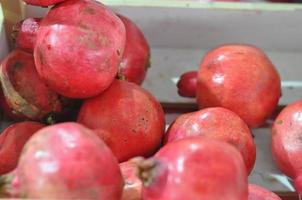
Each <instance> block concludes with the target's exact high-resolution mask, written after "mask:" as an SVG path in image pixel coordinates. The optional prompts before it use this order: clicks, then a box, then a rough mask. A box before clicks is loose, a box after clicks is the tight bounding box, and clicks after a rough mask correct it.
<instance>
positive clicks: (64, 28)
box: [34, 0, 126, 98]
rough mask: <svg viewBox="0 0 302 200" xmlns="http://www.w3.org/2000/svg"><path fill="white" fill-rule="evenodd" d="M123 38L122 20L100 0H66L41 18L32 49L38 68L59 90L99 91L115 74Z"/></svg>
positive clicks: (76, 94)
mask: <svg viewBox="0 0 302 200" xmlns="http://www.w3.org/2000/svg"><path fill="white" fill-rule="evenodd" d="M66 13H68V14H67V15H68V17H66V16H67V15H66ZM125 38H126V36H125V27H124V25H123V23H122V21H121V20H120V19H119V18H118V17H117V16H116V15H115V14H114V13H113V12H112V11H111V10H109V9H108V8H107V7H105V6H104V5H103V4H101V3H98V2H96V1H93V0H69V1H66V2H64V3H61V4H59V5H57V6H55V7H53V8H52V9H51V10H50V11H49V12H48V14H47V15H46V16H45V17H44V18H43V20H42V22H41V26H40V29H39V31H38V34H37V42H36V46H35V50H34V55H35V61H36V65H37V70H38V72H39V74H40V76H41V77H42V78H43V80H44V81H45V82H46V83H47V85H49V86H50V87H51V88H52V89H53V90H54V91H56V92H57V93H59V94H61V95H63V96H66V97H71V98H87V97H92V96H95V95H98V94H100V93H101V92H103V91H104V90H105V89H107V88H108V87H109V86H110V84H111V83H112V81H113V80H114V78H115V76H116V73H117V68H118V65H119V63H120V61H121V57H122V55H123V51H124V46H125Z"/></svg>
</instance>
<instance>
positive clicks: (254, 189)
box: [248, 184, 281, 200]
mask: <svg viewBox="0 0 302 200" xmlns="http://www.w3.org/2000/svg"><path fill="white" fill-rule="evenodd" d="M248 200H281V198H280V197H278V196H277V195H276V194H275V193H273V192H271V191H269V190H267V189H265V188H263V187H260V186H259V185H255V184H249V198H248Z"/></svg>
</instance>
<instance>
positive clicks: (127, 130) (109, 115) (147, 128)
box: [78, 80, 165, 162]
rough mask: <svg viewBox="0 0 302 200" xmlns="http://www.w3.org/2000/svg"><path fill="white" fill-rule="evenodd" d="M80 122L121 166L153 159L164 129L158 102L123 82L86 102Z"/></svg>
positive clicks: (79, 117) (134, 86)
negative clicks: (141, 158)
mask: <svg viewBox="0 0 302 200" xmlns="http://www.w3.org/2000/svg"><path fill="white" fill-rule="evenodd" d="M78 122H79V123H81V124H83V125H85V126H86V127H88V128H91V129H93V130H95V132H96V133H97V134H98V136H99V137H100V138H102V139H103V140H104V141H105V142H106V144H107V145H108V146H109V147H110V148H111V150H112V151H113V153H114V154H115V156H116V157H117V158H118V160H119V162H124V161H127V160H128V159H130V158H132V157H134V156H147V157H148V156H151V155H153V154H154V153H155V152H156V151H157V150H158V148H159V147H160V144H161V141H162V138H163V135H164V128H165V117H164V112H163V109H162V107H161V105H160V104H159V102H158V101H157V100H156V99H155V98H154V97H153V96H152V95H151V94H150V93H149V92H147V91H146V90H144V89H142V88H141V87H139V86H138V85H136V84H134V83H130V82H127V81H122V80H115V81H114V82H113V84H112V85H111V86H110V88H109V89H107V90H106V91H105V92H104V93H102V94H100V95H99V96H96V97H93V98H90V99H87V100H85V102H84V104H83V106H82V108H81V110H80V113H79V116H78Z"/></svg>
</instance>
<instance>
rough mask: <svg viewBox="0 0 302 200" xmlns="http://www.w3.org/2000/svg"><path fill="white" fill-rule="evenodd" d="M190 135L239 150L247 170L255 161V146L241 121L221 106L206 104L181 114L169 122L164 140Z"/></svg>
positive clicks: (249, 169) (166, 141)
mask: <svg viewBox="0 0 302 200" xmlns="http://www.w3.org/2000/svg"><path fill="white" fill-rule="evenodd" d="M190 136H205V137H208V138H213V139H218V140H221V141H224V142H228V143H229V144H231V145H233V146H234V147H236V148H237V150H239V152H240V153H241V155H242V157H243V160H244V162H245V165H246V169H247V172H248V173H250V172H251V171H252V169H253V167H254V164H255V161H256V146H255V144H254V141H253V138H252V134H251V131H250V129H249V128H248V126H247V125H246V124H245V123H244V121H243V120H242V119H241V118H240V117H239V116H238V115H236V114H235V113H234V112H232V111H230V110H228V109H225V108H220V107H216V108H207V109H203V110H200V111H197V112H192V113H188V114H183V115H181V116H179V117H178V118H177V119H176V121H175V122H174V123H173V124H172V125H171V126H170V128H169V130H168V132H167V134H166V135H165V141H164V143H165V144H166V143H169V142H172V141H175V140H179V139H183V138H186V137H190Z"/></svg>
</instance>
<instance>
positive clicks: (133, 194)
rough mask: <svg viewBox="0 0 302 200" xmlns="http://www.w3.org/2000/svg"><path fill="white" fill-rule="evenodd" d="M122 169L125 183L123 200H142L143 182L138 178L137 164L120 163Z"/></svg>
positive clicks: (129, 162)
mask: <svg viewBox="0 0 302 200" xmlns="http://www.w3.org/2000/svg"><path fill="white" fill-rule="evenodd" d="M120 168H121V171H122V175H123V177H124V182H125V185H124V191H123V197H122V200H142V199H143V197H142V182H141V180H140V179H139V178H138V177H137V176H136V174H137V168H136V164H135V163H134V162H131V161H127V162H123V163H120Z"/></svg>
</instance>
